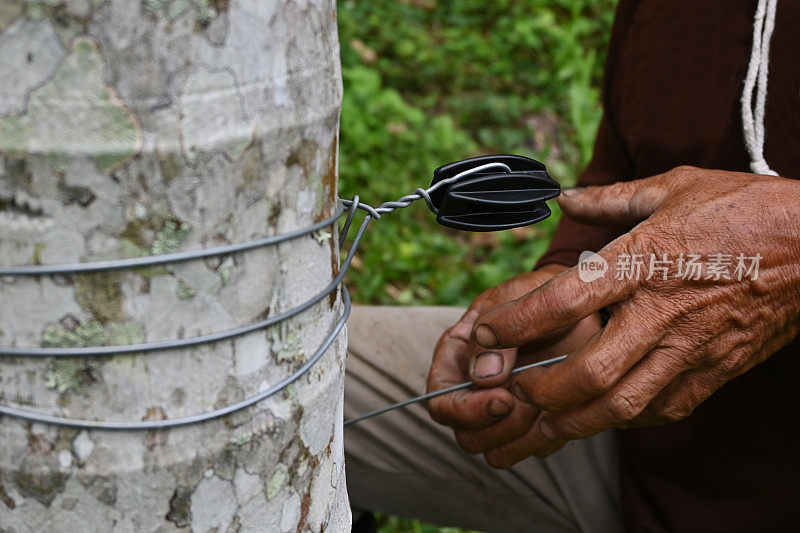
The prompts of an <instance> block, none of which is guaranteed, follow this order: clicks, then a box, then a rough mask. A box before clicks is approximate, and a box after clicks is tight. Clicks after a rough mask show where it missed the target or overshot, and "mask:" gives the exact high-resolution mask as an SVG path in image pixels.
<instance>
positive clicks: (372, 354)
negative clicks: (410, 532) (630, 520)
mask: <svg viewBox="0 0 800 533" xmlns="http://www.w3.org/2000/svg"><path fill="white" fill-rule="evenodd" d="M462 312H463V309H459V308H453V307H383V306H378V307H373V306H356V307H354V309H353V313H352V315H351V317H350V320H349V321H348V335H349V349H348V358H347V374H346V383H345V407H344V409H345V419H347V418H350V417H354V416H357V415H359V414H362V413H365V412H367V411H371V410H373V409H376V408H378V407H382V406H384V405H388V404H390V403H394V402H397V401H400V400H403V399H406V398H410V397H412V396H417V395H419V394H422V393H423V392H424V390H425V379H426V375H427V371H428V365H429V364H430V359H431V354H432V353H433V348H434V346H435V344H436V341H437V340H438V338H439V335H441V333H442V332H443V331H444V330H445V329H446V328H448V327H449V326H451V325H452V324H453V323H455V321H456V320H457V319H458V318H459V317H460V315H461V313H462ZM344 439H345V464H346V468H347V487H348V492H349V494H350V500H351V503H352V505H353V507H354V508H357V509H364V510H371V511H379V512H383V513H390V514H397V515H401V516H406V517H411V518H419V519H421V520H424V521H427V522H431V523H435V524H439V525H452V526H460V527H465V528H472V529H479V530H484V531H504V532H505V531H536V532H540V531H541V532H550V531H552V532H562V531H602V532H613V531H619V530H621V529H622V520H621V515H620V508H619V489H618V482H617V456H616V443H615V441H614V435H613V434H612V433H610V432H606V433H605V434H601V435H598V436H597V437H594V438H592V439H587V440H584V441H577V442H572V443H569V444H568V445H567V446H565V447H564V449H563V450H561V451H560V452H558V453H556V454H554V455H553V456H552V457H550V458H548V459H546V460H540V459H537V458H534V457H532V458H530V459H527V460H525V461H523V462H521V463H519V464H517V465H516V466H515V467H514V468H512V469H510V470H495V469H493V468H491V467H489V466H488V465H486V463H485V462H484V461H483V458H482V457H481V456H472V455H468V454H467V453H466V452H464V451H463V450H462V449H461V448H459V447H458V445H457V444H456V442H455V439H454V438H453V435H452V432H451V431H450V430H449V429H448V428H445V427H442V426H440V425H438V424H437V423H435V422H433V421H432V420H431V419H430V417H429V416H428V414H427V411H426V410H425V407H424V405H422V404H415V405H412V406H409V407H406V408H403V409H399V410H396V411H392V412H389V413H386V414H383V415H380V416H378V417H376V418H372V419H369V420H365V421H363V422H360V423H358V424H354V425H352V426H348V427H347V428H346V429H345V434H344Z"/></svg>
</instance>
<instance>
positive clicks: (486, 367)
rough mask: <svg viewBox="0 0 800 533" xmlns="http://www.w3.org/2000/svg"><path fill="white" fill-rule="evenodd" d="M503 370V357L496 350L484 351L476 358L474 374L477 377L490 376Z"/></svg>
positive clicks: (473, 366) (473, 367)
mask: <svg viewBox="0 0 800 533" xmlns="http://www.w3.org/2000/svg"><path fill="white" fill-rule="evenodd" d="M502 371H503V358H502V357H500V354H497V353H494V352H483V353H482V354H480V355H479V356H478V357H476V358H475V363H473V365H472V375H473V376H475V377H476V378H489V377H492V376H496V375H497V374H499V373H500V372H502Z"/></svg>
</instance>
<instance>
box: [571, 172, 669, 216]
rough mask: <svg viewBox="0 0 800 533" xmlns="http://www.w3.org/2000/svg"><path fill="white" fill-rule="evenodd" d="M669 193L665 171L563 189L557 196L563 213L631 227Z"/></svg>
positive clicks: (649, 213)
mask: <svg viewBox="0 0 800 533" xmlns="http://www.w3.org/2000/svg"><path fill="white" fill-rule="evenodd" d="M669 192H670V188H669V187H668V184H667V181H666V179H665V175H664V174H660V175H657V176H652V177H649V178H645V179H641V180H634V181H620V182H617V183H614V184H612V185H602V186H592V187H579V188H575V189H565V190H564V191H563V192H562V193H561V196H559V198H558V204H559V205H560V206H561V209H563V210H564V213H565V214H566V215H567V216H568V217H570V218H572V219H574V220H576V221H578V222H582V223H584V224H593V225H600V226H634V225H636V224H638V223H639V222H641V221H642V220H644V219H645V218H647V217H649V216H650V215H652V214H653V213H655V211H656V210H658V208H659V207H661V204H662V203H663V202H664V200H665V198H666V197H667V194H668V193H669Z"/></svg>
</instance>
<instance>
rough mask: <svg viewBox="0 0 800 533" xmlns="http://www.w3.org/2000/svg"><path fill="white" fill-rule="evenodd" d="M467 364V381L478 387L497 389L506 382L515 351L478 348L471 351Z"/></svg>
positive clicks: (514, 360) (512, 364) (512, 349)
mask: <svg viewBox="0 0 800 533" xmlns="http://www.w3.org/2000/svg"><path fill="white" fill-rule="evenodd" d="M472 353H473V355H472V357H470V362H469V380H470V381H472V382H473V383H475V385H477V386H478V387H481V388H488V387H497V386H499V385H502V384H503V383H505V382H506V381H508V377H509V375H510V374H511V370H512V369H513V368H514V363H515V362H516V360H517V349H516V348H511V349H508V350H486V349H484V348H482V347H480V346H478V347H477V348H474V349H473V350H472Z"/></svg>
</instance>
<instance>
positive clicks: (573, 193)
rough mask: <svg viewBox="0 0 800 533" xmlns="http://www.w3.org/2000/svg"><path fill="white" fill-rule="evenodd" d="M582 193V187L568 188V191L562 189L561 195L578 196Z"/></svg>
mask: <svg viewBox="0 0 800 533" xmlns="http://www.w3.org/2000/svg"><path fill="white" fill-rule="evenodd" d="M582 192H583V187H570V188H568V189H563V190H562V191H561V194H563V195H564V196H578V195H579V194H580V193H582Z"/></svg>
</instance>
